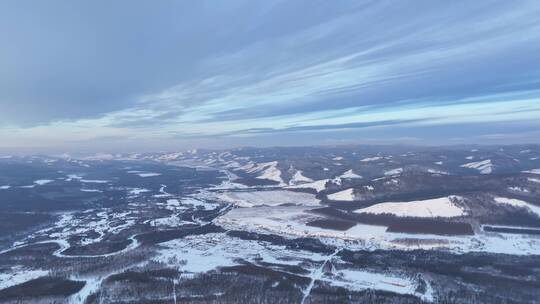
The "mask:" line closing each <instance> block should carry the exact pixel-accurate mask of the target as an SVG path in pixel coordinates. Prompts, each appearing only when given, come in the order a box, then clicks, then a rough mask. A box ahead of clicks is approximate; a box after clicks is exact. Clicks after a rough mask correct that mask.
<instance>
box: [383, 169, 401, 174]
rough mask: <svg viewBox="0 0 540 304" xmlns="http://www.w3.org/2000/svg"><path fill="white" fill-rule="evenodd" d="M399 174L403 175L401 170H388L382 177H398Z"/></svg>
mask: <svg viewBox="0 0 540 304" xmlns="http://www.w3.org/2000/svg"><path fill="white" fill-rule="evenodd" d="M401 173H403V168H396V169H393V170H388V171H386V172H384V175H386V176H392V175H399V174H401Z"/></svg>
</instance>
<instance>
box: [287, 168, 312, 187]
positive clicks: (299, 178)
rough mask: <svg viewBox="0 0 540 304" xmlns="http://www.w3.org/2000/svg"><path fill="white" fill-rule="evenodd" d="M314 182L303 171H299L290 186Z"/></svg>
mask: <svg viewBox="0 0 540 304" xmlns="http://www.w3.org/2000/svg"><path fill="white" fill-rule="evenodd" d="M312 181H313V180H312V179H311V178H309V177H306V176H304V175H303V174H302V171H300V170H297V171H296V172H295V173H294V175H293V177H292V178H291V180H290V181H289V185H291V186H294V185H298V184H304V183H310V182H312Z"/></svg>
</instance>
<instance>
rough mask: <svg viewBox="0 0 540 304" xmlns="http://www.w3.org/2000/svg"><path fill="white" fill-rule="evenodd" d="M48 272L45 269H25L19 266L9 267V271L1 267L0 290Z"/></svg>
mask: <svg viewBox="0 0 540 304" xmlns="http://www.w3.org/2000/svg"><path fill="white" fill-rule="evenodd" d="M48 274H49V271H46V270H41V269H38V270H27V269H24V268H23V267H19V266H15V267H13V268H11V269H9V271H6V270H4V269H3V270H2V272H1V273H0V290H2V289H4V288H8V287H11V286H15V285H18V284H22V283H24V282H28V281H30V280H33V279H37V278H39V277H43V276H46V275H48Z"/></svg>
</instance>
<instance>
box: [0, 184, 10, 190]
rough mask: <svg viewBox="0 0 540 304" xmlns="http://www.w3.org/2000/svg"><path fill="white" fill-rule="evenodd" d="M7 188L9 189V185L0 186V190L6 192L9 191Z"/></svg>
mask: <svg viewBox="0 0 540 304" xmlns="http://www.w3.org/2000/svg"><path fill="white" fill-rule="evenodd" d="M9 188H11V186H10V185H4V186H0V190H7V189H9Z"/></svg>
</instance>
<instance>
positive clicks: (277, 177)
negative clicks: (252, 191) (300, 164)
mask: <svg viewBox="0 0 540 304" xmlns="http://www.w3.org/2000/svg"><path fill="white" fill-rule="evenodd" d="M276 166H277V162H272V163H271V164H270V165H268V166H267V167H266V168H265V169H264V170H263V171H262V174H260V175H259V176H257V178H258V179H267V180H271V181H275V182H278V183H279V184H280V185H281V186H283V185H285V182H284V181H283V179H282V178H281V171H280V170H279V169H278V168H277V167H276Z"/></svg>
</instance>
